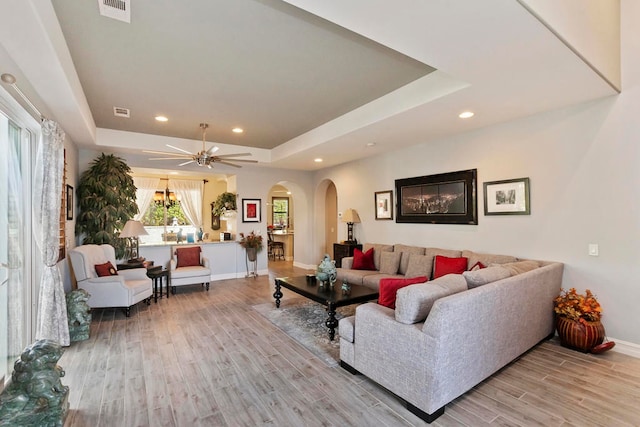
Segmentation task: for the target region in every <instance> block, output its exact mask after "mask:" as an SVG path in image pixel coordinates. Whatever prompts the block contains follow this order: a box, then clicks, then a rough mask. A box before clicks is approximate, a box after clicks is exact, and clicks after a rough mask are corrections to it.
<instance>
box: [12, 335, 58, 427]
mask: <svg viewBox="0 0 640 427" xmlns="http://www.w3.org/2000/svg"><path fill="white" fill-rule="evenodd" d="M63 351H64V350H63V349H62V347H61V346H60V344H58V343H56V342H54V341H51V340H39V341H36V342H35V343H33V344H31V345H30V346H29V347H27V348H26V349H25V350H24V351H23V352H22V354H21V355H20V358H19V359H18V360H16V363H14V365H13V373H12V374H11V379H12V382H11V384H10V385H9V387H7V388H6V389H5V390H4V391H3V392H2V394H1V395H0V426H47V427H48V426H52V427H58V426H59V427H62V426H63V425H64V420H65V418H66V417H67V412H68V411H69V401H68V398H69V387H66V386H63V385H62V382H61V381H60V378H61V377H64V371H63V370H62V368H61V367H60V366H58V365H57V362H58V360H60V357H61V356H62V353H63Z"/></svg>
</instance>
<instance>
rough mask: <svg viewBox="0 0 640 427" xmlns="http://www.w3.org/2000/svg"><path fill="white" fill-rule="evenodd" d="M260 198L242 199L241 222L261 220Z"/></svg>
mask: <svg viewBox="0 0 640 427" xmlns="http://www.w3.org/2000/svg"><path fill="white" fill-rule="evenodd" d="M261 211H262V199H242V222H261V219H260V213H261Z"/></svg>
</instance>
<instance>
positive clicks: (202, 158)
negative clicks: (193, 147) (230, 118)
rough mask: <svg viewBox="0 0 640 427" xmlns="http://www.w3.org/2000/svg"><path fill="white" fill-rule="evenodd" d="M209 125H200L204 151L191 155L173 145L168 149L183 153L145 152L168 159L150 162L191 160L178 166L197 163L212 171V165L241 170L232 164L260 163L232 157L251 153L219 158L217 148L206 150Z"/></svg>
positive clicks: (156, 158) (159, 158) (225, 155)
mask: <svg viewBox="0 0 640 427" xmlns="http://www.w3.org/2000/svg"><path fill="white" fill-rule="evenodd" d="M208 127H209V125H208V124H207V123H200V129H202V151H198V152H197V153H190V152H189V151H187V150H183V149H182V148H179V147H174V146H173V145H170V144H167V147H169V148H173V149H174V150H177V151H181V153H170V152H167V151H153V150H143V152H144V153H151V154H162V155H163V156H166V157H152V158H150V159H149V160H184V159H189V160H187V161H186V162H183V163H180V164H179V165H178V166H185V165H188V164H189V163H196V164H197V165H198V166H206V167H208V168H209V169H211V167H212V166H211V164H212V163H221V164H223V165H229V166H233V167H234V168H240V167H242V166H240V165H236V164H233V163H231V162H236V163H238V162H241V163H258V161H257V160H243V159H234V158H232V157H242V156H250V155H251V153H236V154H221V155H219V156H214V155H213V153H215V152H216V151H218V147H217V146H215V145H214V146H213V147H211V148H209V149H208V150H205V148H206V147H205V135H206V132H207V128H208Z"/></svg>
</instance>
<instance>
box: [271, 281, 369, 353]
mask: <svg viewBox="0 0 640 427" xmlns="http://www.w3.org/2000/svg"><path fill="white" fill-rule="evenodd" d="M283 287H284V288H287V289H289V290H291V291H293V292H295V293H297V294H299V295H302V296H303V297H307V298H309V299H310V300H312V301H315V302H317V303H320V304H322V305H324V306H325V307H327V313H328V315H329V316H328V317H327V321H326V322H325V325H326V326H327V328H329V339H330V340H331V341H333V338H334V337H335V335H336V327H338V320H336V308H338V307H343V306H345V305H351V304H357V303H361V302H367V301H371V300H374V299H377V298H378V291H376V290H373V289H371V288H367V287H366V286H362V285H351V292H350V293H349V295H343V294H342V289H341V287H342V282H336V284H335V285H334V287H333V288H331V287H329V286H324V287H323V286H319V285H318V284H317V283H316V281H315V280H313V281H312V282H308V281H307V277H306V276H299V277H279V278H276V291H275V292H274V293H273V297H274V298H275V299H276V307H278V308H280V299H281V298H282V291H281V288H283Z"/></svg>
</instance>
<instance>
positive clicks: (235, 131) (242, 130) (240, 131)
mask: <svg viewBox="0 0 640 427" xmlns="http://www.w3.org/2000/svg"><path fill="white" fill-rule="evenodd" d="M231 131H232V132H233V133H242V132H244V129H242V128H233V129H231Z"/></svg>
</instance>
